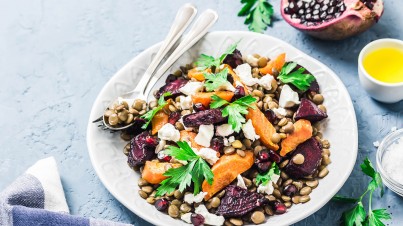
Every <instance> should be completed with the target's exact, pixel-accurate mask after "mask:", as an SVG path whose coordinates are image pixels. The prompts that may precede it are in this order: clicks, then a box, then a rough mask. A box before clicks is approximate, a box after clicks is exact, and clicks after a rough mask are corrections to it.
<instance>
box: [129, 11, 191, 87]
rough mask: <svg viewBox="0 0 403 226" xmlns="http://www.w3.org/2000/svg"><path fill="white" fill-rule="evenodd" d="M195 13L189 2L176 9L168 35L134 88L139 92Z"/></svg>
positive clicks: (145, 85)
mask: <svg viewBox="0 0 403 226" xmlns="http://www.w3.org/2000/svg"><path fill="white" fill-rule="evenodd" d="M196 13H197V9H196V8H195V7H194V6H193V5H192V4H190V3H187V4H185V5H183V6H182V7H181V8H180V9H179V10H178V12H177V13H176V17H175V20H174V22H173V23H172V25H171V28H170V30H169V33H168V35H167V36H166V37H165V40H164V42H163V43H162V45H161V47H160V49H159V50H158V52H157V53H156V55H155V56H154V58H153V59H152V61H151V63H150V65H149V66H148V68H147V70H146V71H145V72H144V75H143V77H142V78H141V80H140V81H139V83H138V85H137V86H136V89H135V90H138V91H139V92H140V93H141V94H144V91H145V90H146V88H147V84H148V82H149V80H150V77H151V76H152V75H153V73H154V71H155V70H156V68H157V67H158V65H159V64H160V63H161V61H162V59H163V58H164V57H165V55H166V54H167V52H168V51H169V50H170V49H171V48H172V46H173V45H174V44H175V43H176V41H178V39H179V38H180V37H181V36H182V34H183V32H184V31H185V29H186V28H187V27H188V26H189V24H190V23H191V22H192V21H193V19H194V17H195V15H196Z"/></svg>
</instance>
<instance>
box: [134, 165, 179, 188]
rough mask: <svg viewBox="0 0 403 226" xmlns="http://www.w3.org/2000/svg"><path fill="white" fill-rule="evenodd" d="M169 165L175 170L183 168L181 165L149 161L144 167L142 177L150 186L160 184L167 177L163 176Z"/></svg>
mask: <svg viewBox="0 0 403 226" xmlns="http://www.w3.org/2000/svg"><path fill="white" fill-rule="evenodd" d="M168 165H170V166H172V167H173V168H178V167H180V166H182V164H179V163H169V162H159V161H147V162H146V164H145V165H144V169H143V172H142V174H141V177H142V178H143V179H144V180H146V181H147V182H148V183H150V184H159V183H161V182H162V181H163V180H165V179H166V178H167V177H166V176H164V175H163V174H164V173H165V171H166V170H167V169H168V168H169V167H168Z"/></svg>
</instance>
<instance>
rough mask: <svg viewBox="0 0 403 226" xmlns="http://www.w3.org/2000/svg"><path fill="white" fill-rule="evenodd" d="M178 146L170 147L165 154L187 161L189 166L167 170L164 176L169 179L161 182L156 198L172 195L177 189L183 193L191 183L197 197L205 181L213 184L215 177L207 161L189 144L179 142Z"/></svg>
mask: <svg viewBox="0 0 403 226" xmlns="http://www.w3.org/2000/svg"><path fill="white" fill-rule="evenodd" d="M177 144H178V146H179V147H175V146H169V147H168V149H167V150H165V154H167V155H170V156H172V157H174V158H175V159H177V160H181V161H187V162H188V164H186V165H184V166H181V167H178V168H171V169H169V170H167V171H166V172H165V173H164V176H167V177H168V178H167V179H165V180H163V181H162V182H161V186H159V187H158V188H157V193H156V196H163V195H164V194H166V193H171V192H173V191H175V189H176V188H178V189H179V191H181V192H183V191H184V190H185V189H186V187H189V186H190V184H191V182H193V184H194V186H193V187H194V190H193V192H194V194H195V195H196V194H198V193H199V192H200V188H201V184H202V183H203V181H204V180H206V181H207V183H209V184H212V183H213V178H214V175H213V172H212V171H211V169H210V166H209V165H208V164H207V163H206V161H204V159H202V158H201V157H200V156H198V155H196V153H195V152H194V151H193V150H192V148H191V147H190V146H189V144H188V143H187V142H184V141H178V142H177Z"/></svg>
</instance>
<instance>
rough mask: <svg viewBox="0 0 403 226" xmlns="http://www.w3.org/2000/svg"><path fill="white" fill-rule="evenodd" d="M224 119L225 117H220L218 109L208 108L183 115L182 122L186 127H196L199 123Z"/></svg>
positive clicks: (207, 123) (206, 123)
mask: <svg viewBox="0 0 403 226" xmlns="http://www.w3.org/2000/svg"><path fill="white" fill-rule="evenodd" d="M224 120H225V118H224V117H222V113H221V110H220V109H209V110H204V111H199V112H196V113H193V114H189V115H185V116H183V124H184V125H185V126H186V127H198V126H200V125H210V124H215V123H219V122H223V121H224Z"/></svg>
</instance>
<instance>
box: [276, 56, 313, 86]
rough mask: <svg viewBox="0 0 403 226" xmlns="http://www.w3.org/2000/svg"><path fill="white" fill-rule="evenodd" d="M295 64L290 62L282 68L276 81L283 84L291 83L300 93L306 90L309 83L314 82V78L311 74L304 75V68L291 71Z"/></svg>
mask: <svg viewBox="0 0 403 226" xmlns="http://www.w3.org/2000/svg"><path fill="white" fill-rule="evenodd" d="M297 65H298V64H297V63H295V62H290V63H287V64H285V65H284V66H283V68H282V69H281V71H280V74H279V76H278V79H279V80H280V81H282V82H283V83H291V84H293V85H294V86H295V87H297V88H298V89H299V90H301V91H304V92H305V91H306V90H308V88H309V86H310V85H311V82H313V81H314V80H315V77H313V75H311V74H304V72H305V68H303V67H300V68H298V69H297V70H295V71H293V70H294V69H295V67H297Z"/></svg>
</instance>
